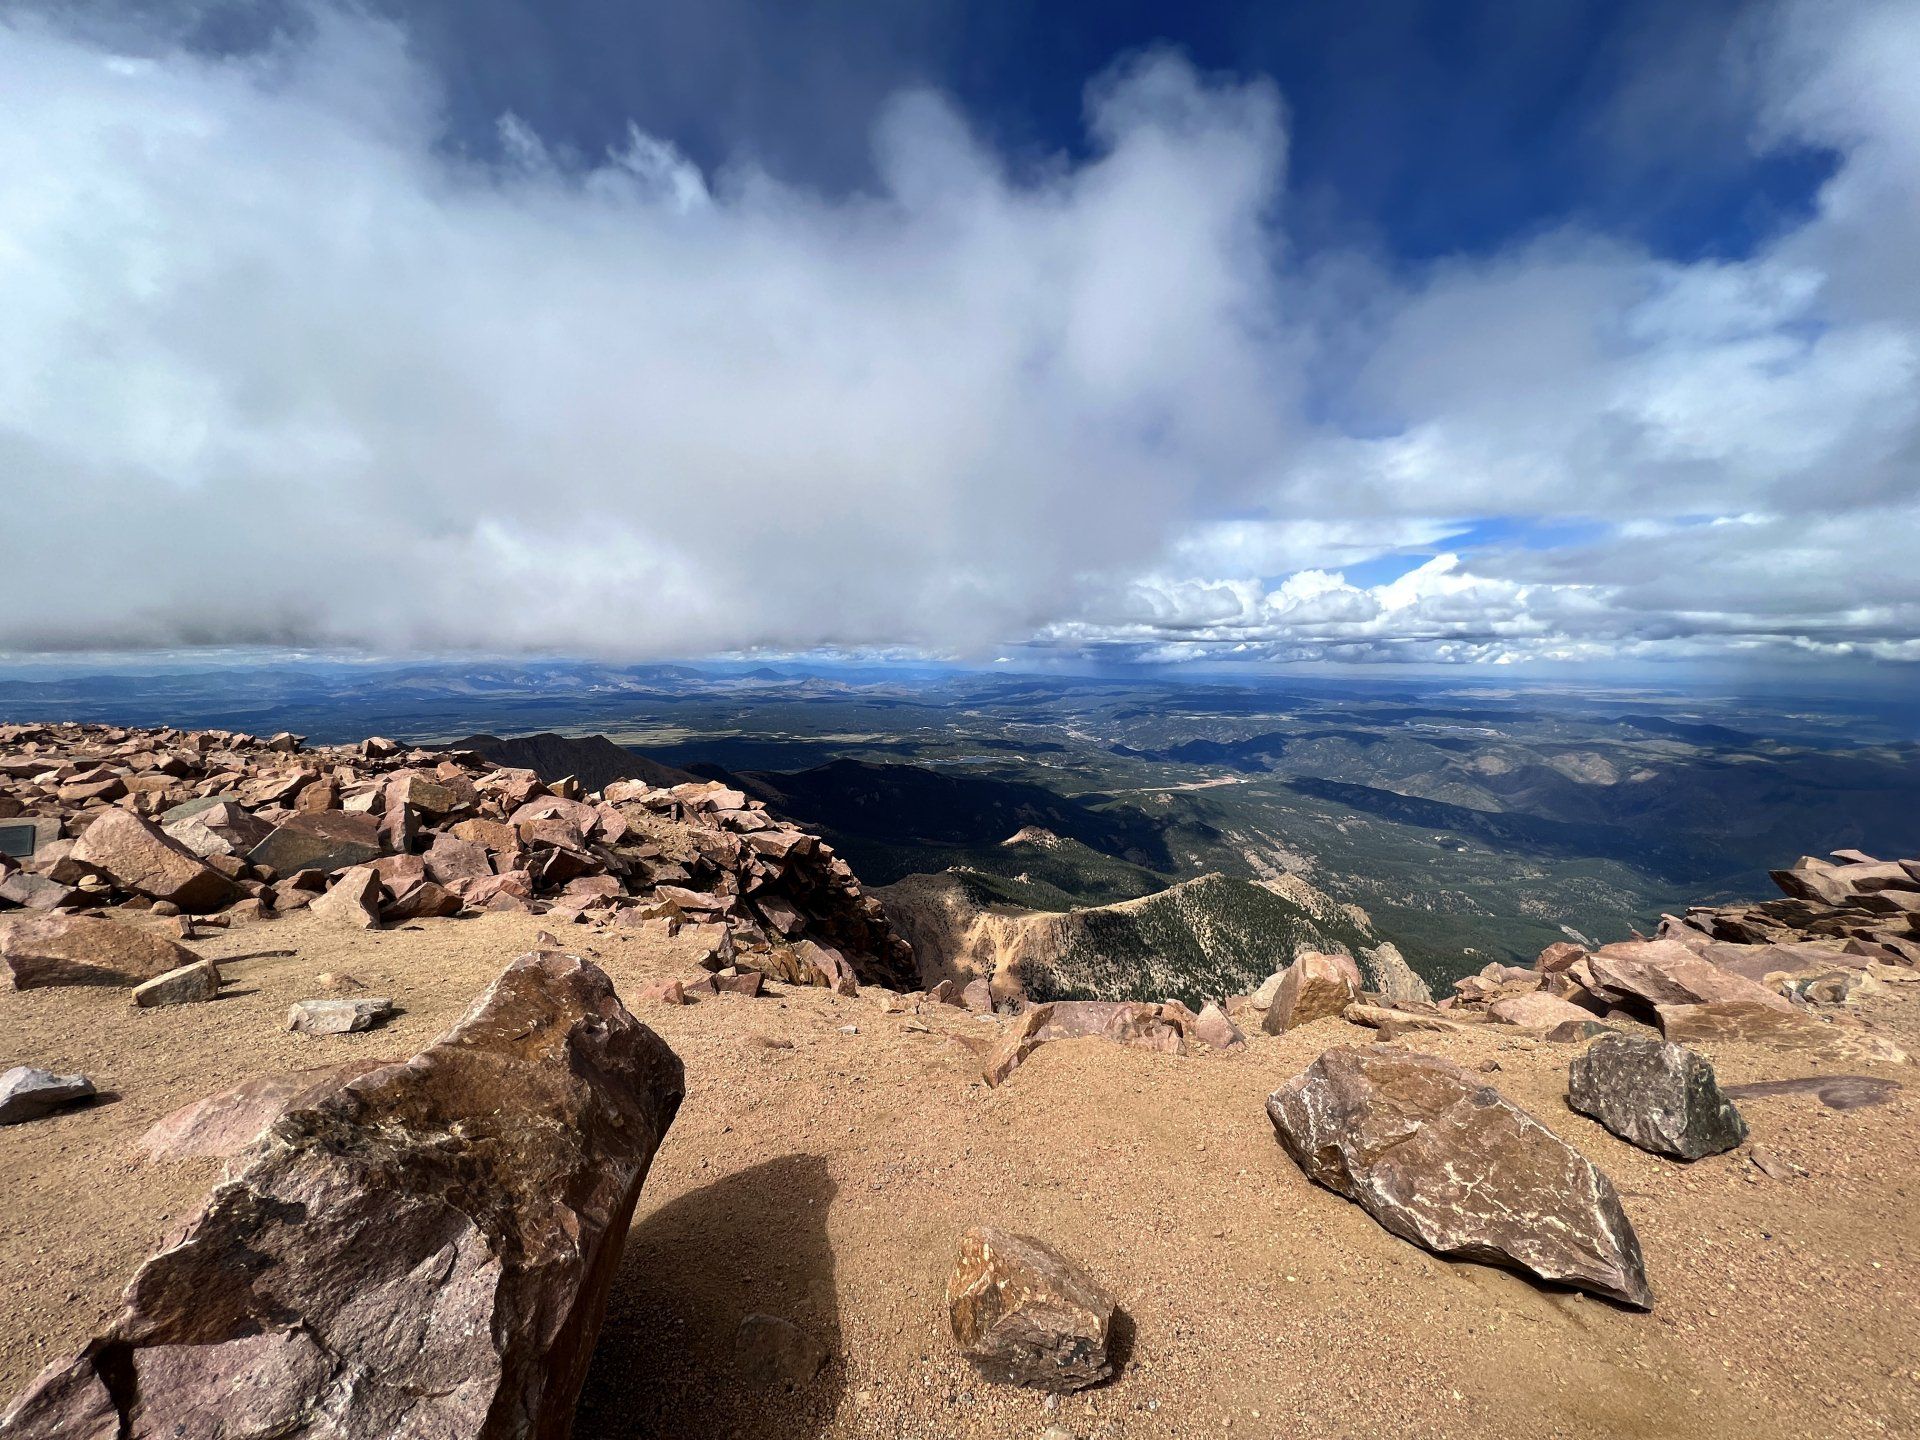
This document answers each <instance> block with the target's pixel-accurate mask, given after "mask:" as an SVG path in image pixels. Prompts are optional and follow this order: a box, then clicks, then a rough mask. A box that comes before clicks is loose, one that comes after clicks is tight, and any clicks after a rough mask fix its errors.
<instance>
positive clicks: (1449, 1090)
mask: <svg viewBox="0 0 1920 1440" xmlns="http://www.w3.org/2000/svg"><path fill="white" fill-rule="evenodd" d="M1267 1115H1268V1117H1269V1118H1270V1119H1271V1120H1272V1121H1273V1128H1274V1129H1275V1131H1277V1132H1278V1133H1279V1136H1280V1143H1281V1144H1283V1145H1284V1146H1286V1148H1287V1152H1288V1153H1289V1154H1290V1155H1292V1156H1293V1158H1294V1159H1295V1160H1296V1161H1297V1162H1298V1163H1299V1165H1300V1168H1301V1169H1302V1170H1304V1171H1305V1172H1306V1174H1307V1178H1308V1179H1310V1180H1313V1181H1316V1182H1317V1183H1319V1184H1321V1185H1324V1186H1326V1187H1327V1188H1328V1189H1329V1190H1332V1191H1334V1192H1335V1193H1336V1194H1340V1195H1344V1196H1346V1197H1347V1198H1348V1199H1349V1200H1352V1201H1354V1202H1356V1203H1357V1204H1359V1205H1360V1206H1361V1208H1363V1209H1364V1210H1366V1212H1367V1213H1368V1214H1369V1215H1371V1216H1373V1218H1374V1219H1376V1220H1378V1221H1379V1222H1380V1223H1381V1224H1382V1225H1384V1226H1386V1228H1387V1229H1389V1230H1391V1231H1392V1232H1393V1233H1394V1234H1396V1235H1399V1236H1401V1237H1402V1238H1404V1239H1407V1240H1411V1241H1413V1242H1414V1243H1415V1244H1417V1245H1424V1246H1425V1247H1426V1248H1427V1249H1429V1250H1431V1251H1433V1252H1434V1253H1435V1254H1439V1255H1449V1256H1458V1257H1460V1258H1462V1259H1466V1260H1480V1261H1484V1262H1487V1263H1489V1264H1495V1265H1507V1266H1511V1267H1513V1268H1515V1269H1518V1270H1522V1271H1525V1272H1527V1273H1529V1274H1533V1275H1537V1276H1539V1277H1540V1278H1541V1279H1544V1280H1552V1281H1556V1282H1558V1283H1560V1284H1563V1285H1573V1286H1577V1287H1578V1288H1580V1289H1582V1290H1590V1291H1593V1292H1594V1293H1595V1294H1599V1295H1605V1296H1608V1297H1610V1298H1612V1299H1615V1300H1620V1301H1623V1302H1625V1303H1626V1304H1628V1305H1635V1306H1639V1307H1641V1308H1643V1309H1645V1308H1647V1307H1650V1306H1651V1305H1652V1304H1653V1292H1652V1290H1651V1289H1650V1288H1649V1287H1648V1285H1647V1275H1646V1268H1645V1264H1644V1262H1643V1261H1642V1259H1641V1256H1640V1241H1639V1239H1638V1237H1636V1236H1635V1235H1634V1233H1633V1226H1632V1224H1631V1223H1630V1222H1629V1221H1628V1220H1627V1216H1626V1212H1625V1211H1624V1210H1622V1209H1621V1207H1620V1198H1619V1196H1618V1195H1617V1194H1616V1193H1615V1192H1614V1188H1613V1184H1612V1182H1611V1181H1609V1180H1608V1179H1607V1177H1606V1176H1605V1175H1603V1174H1601V1173H1600V1171H1599V1170H1597V1169H1596V1168H1595V1167H1594V1166H1593V1164H1592V1163H1591V1162H1590V1161H1588V1160H1587V1159H1586V1158H1585V1157H1584V1156H1582V1155H1581V1154H1580V1153H1579V1152H1578V1151H1576V1150H1574V1149H1573V1148H1572V1147H1571V1146H1569V1145H1568V1144H1567V1143H1566V1142H1565V1141H1563V1140H1561V1139H1560V1138H1559V1137H1558V1136H1556V1135H1555V1134H1554V1133H1553V1132H1552V1131H1550V1130H1548V1129H1547V1128H1546V1126H1544V1125H1542V1124H1541V1123H1540V1122H1539V1121H1538V1120H1536V1119H1534V1118H1533V1116H1531V1115H1529V1114H1527V1112H1526V1111H1524V1110H1522V1109H1520V1108H1519V1107H1518V1106H1517V1105H1514V1104H1513V1103H1512V1102H1511V1101H1509V1100H1507V1099H1506V1098H1505V1097H1504V1096H1502V1095H1501V1094H1500V1092H1499V1091H1497V1090H1495V1089H1493V1088H1492V1087H1490V1086H1487V1085H1483V1084H1481V1083H1479V1082H1478V1081H1477V1080H1475V1079H1474V1078H1473V1077H1472V1076H1471V1075H1469V1074H1468V1073H1467V1072H1466V1071H1465V1070H1462V1069H1461V1068H1460V1067H1459V1066H1458V1065H1455V1064H1453V1063H1452V1062H1450V1061H1447V1060H1442V1059H1441V1058H1439V1057H1438V1056H1436V1055H1425V1054H1421V1053H1420V1052H1418V1051H1413V1050H1403V1049H1400V1048H1399V1047H1397V1046H1393V1045H1367V1046H1342V1047H1340V1048H1338V1049H1334V1050H1329V1051H1327V1052H1326V1054H1324V1055H1322V1056H1321V1057H1320V1058H1319V1059H1318V1060H1316V1061H1314V1062H1313V1064H1311V1065H1309V1066H1308V1067H1307V1068H1306V1070H1304V1071H1303V1072H1302V1073H1301V1074H1300V1075H1298V1076H1296V1077H1295V1078H1294V1079H1292V1080H1290V1081H1288V1082H1287V1083H1286V1084H1285V1085H1283V1086H1281V1087H1280V1088H1279V1089H1278V1090H1276V1091H1274V1092H1273V1094H1272V1095H1270V1096H1269V1097H1268V1098H1267Z"/></svg>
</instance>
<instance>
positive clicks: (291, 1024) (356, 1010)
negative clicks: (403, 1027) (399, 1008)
mask: <svg viewBox="0 0 1920 1440" xmlns="http://www.w3.org/2000/svg"><path fill="white" fill-rule="evenodd" d="M391 1014H393V1001H391V1000H389V999H388V998H387V997H386V996H384V995H355V996H353V997H352V998H350V999H345V1000H299V1001H296V1002H295V1003H294V1005H293V1007H292V1008H291V1009H290V1010H288V1011H287V1029H289V1030H291V1031H292V1032H293V1033H294V1034H296V1035H350V1034H352V1033H353V1032H354V1031H356V1030H371V1029H372V1028H373V1027H374V1026H375V1025H378V1024H379V1023H380V1022H381V1021H382V1020H385V1019H386V1018H387V1017H388V1016H389V1015H391Z"/></svg>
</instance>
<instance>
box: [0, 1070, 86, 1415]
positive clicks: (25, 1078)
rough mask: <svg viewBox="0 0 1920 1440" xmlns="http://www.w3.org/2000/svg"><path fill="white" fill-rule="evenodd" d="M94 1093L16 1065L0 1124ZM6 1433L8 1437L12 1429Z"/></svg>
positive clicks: (1, 1095) (68, 1078) (6, 1079)
mask: <svg viewBox="0 0 1920 1440" xmlns="http://www.w3.org/2000/svg"><path fill="white" fill-rule="evenodd" d="M93 1093H94V1089H93V1081H91V1080H89V1079H88V1078H87V1077H86V1076H84V1075H56V1074H54V1073H53V1072H52V1071H51V1070H42V1069H40V1068H39V1067H38V1066H34V1065H16V1066H14V1067H13V1068H12V1069H11V1070H9V1071H7V1072H6V1073H5V1074H0V1125H18V1124H20V1123H21V1122H22V1121H24V1120H38V1119H39V1118H40V1117H41V1116H42V1115H51V1114H52V1113H53V1112H54V1111H55V1110H58V1109H59V1108H60V1107H61V1106H62V1105H71V1104H73V1102H74V1101H76V1100H85V1099H87V1098H88V1097H89V1096H91V1095H92V1094H93ZM0 1424H4V1417H0ZM7 1433H8V1434H9V1440H10V1437H11V1432H7Z"/></svg>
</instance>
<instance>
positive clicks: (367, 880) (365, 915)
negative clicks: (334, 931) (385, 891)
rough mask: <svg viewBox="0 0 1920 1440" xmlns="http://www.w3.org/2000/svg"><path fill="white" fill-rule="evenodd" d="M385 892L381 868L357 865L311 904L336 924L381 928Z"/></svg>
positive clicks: (365, 928) (318, 912)
mask: <svg viewBox="0 0 1920 1440" xmlns="http://www.w3.org/2000/svg"><path fill="white" fill-rule="evenodd" d="M381 894H382V887H381V884H380V874H379V872H378V871H376V870H375V869H374V868H373V867H372V866H371V865H356V866H354V867H353V868H352V869H351V870H349V871H347V872H346V873H345V874H344V875H342V876H341V877H340V878H339V879H338V880H336V881H334V882H333V888H332V889H330V890H328V891H327V893H326V894H324V895H322V896H320V897H319V898H318V899H317V900H315V901H313V902H312V903H311V904H310V905H309V906H308V907H307V908H308V909H310V910H312V911H313V913H314V914H316V915H323V916H325V917H326V918H327V919H328V920H330V921H332V922H333V923H334V924H336V925H347V926H351V927H352V928H353V929H355V930H377V929H379V928H380V897H381Z"/></svg>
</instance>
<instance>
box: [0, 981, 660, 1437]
mask: <svg viewBox="0 0 1920 1440" xmlns="http://www.w3.org/2000/svg"><path fill="white" fill-rule="evenodd" d="M682 1093H683V1078H682V1072H681V1066H680V1062H679V1060H678V1059H677V1058H676V1057H675V1056H674V1054H673V1052H672V1051H671V1050H669V1049H668V1048H667V1047H666V1045H665V1044H664V1043H663V1042H662V1041H661V1040H660V1039H659V1038H658V1037H657V1036H655V1035H654V1034H653V1032H652V1031H650V1030H648V1029H647V1028H646V1027H645V1026H643V1025H641V1024H640V1023H639V1022H638V1021H636V1020H635V1019H634V1018H633V1017H632V1016H631V1015H629V1014H628V1013H627V1011H626V1009H625V1008H624V1007H623V1006H622V1005H621V1004H620V1001H619V999H618V997H616V996H615V994H614V991H613V985H612V983H611V982H610V981H609V980H608V979H607V977H606V976H605V975H604V974H603V973H601V971H600V970H598V969H597V968H595V967H594V966H592V965H590V964H588V963H586V962H585V961H583V960H579V959H575V958H573V957H570V956H566V955H560V954H555V953H551V952H549V953H541V954H532V955H524V956H522V957H521V958H520V959H518V960H516V961H515V962H514V963H513V964H512V965H511V966H509V967H508V968H507V970H506V971H505V973H504V974H502V975H501V977H500V978H499V979H498V980H497V981H495V982H494V984H493V986H492V987H491V988H490V989H489V990H488V991H487V993H486V994H485V995H483V996H482V997H481V998H480V999H479V1000H478V1001H477V1002H476V1003H475V1004H474V1006H473V1007H472V1008H471V1009H470V1010H469V1011H468V1012H467V1014H466V1015H465V1016H464V1017H463V1018H462V1019H461V1020H460V1021H459V1023H457V1024H456V1025H455V1026H454V1027H453V1029H451V1030H449V1031H448V1032H447V1033H446V1034H445V1035H443V1036H441V1037H440V1039H438V1040H436V1041H435V1042H434V1043H433V1044H432V1045H430V1046H429V1047H428V1048H427V1049H426V1050H424V1051H422V1052H421V1053H420V1054H419V1055H416V1056H415V1057H414V1058H413V1059H412V1060H410V1061H408V1062H406V1063H405V1064H401V1065H389V1066H386V1067H384V1068H382V1069H379V1070H375V1071H373V1072H371V1073H370V1074H367V1075H364V1076H362V1077H360V1078H359V1079H357V1080H353V1081H350V1082H348V1083H347V1084H345V1085H343V1086H340V1087H339V1088H337V1089H334V1090H332V1091H330V1092H329V1093H327V1094H326V1095H324V1096H323V1097H322V1098H321V1099H319V1100H317V1101H316V1102H314V1103H313V1104H311V1105H309V1106H305V1107H303V1108H298V1109H290V1110H288V1111H287V1112H286V1113H285V1114H283V1115H282V1116H281V1117H280V1118H279V1119H278V1120H276V1121H274V1122H273V1125H272V1126H271V1128H270V1129H269V1130H268V1132H267V1134H266V1136H265V1137H264V1138H263V1139H262V1140H261V1142H260V1143H259V1145H258V1147H257V1148H255V1149H254V1150H253V1151H252V1152H250V1159H249V1161H248V1163H247V1164H246V1167H245V1169H244V1170H242V1171H241V1172H240V1174H239V1175H238V1176H237V1177H236V1178H235V1179H233V1180H230V1181H228V1182H227V1183H225V1184H223V1185H221V1186H220V1187H219V1188H218V1189H216V1190H215V1191H214V1192H213V1195H212V1196H211V1198H210V1199H209V1200H208V1201H207V1204H206V1208H205V1209H204V1210H203V1211H202V1212H201V1214H200V1216H199V1218H198V1219H196V1220H195V1221H194V1222H193V1223H192V1225H190V1226H189V1227H188V1229H187V1231H186V1233H185V1235H184V1236H183V1237H182V1238H181V1239H180V1240H179V1241H178V1242H177V1243H175V1244H173V1245H171V1246H169V1247H168V1248H166V1249H164V1250H161V1251H160V1252H159V1253H158V1254H156V1255H155V1256H153V1258H151V1259H150V1260H148V1261H147V1263H146V1264H145V1265H143V1266H142V1267H141V1268H140V1270H139V1272H138V1273H137V1274H136V1275H135V1276H134V1278H133V1281H132V1283H131V1284H130V1285H129V1286H128V1287H127V1291H126V1294H125V1296H124V1300H123V1308H122V1310H121V1312H120V1315H119V1317H118V1318H117V1319H116V1320H114V1322H113V1323H112V1324H111V1326H110V1327H109V1328H108V1329H107V1330H106V1331H105V1332H104V1333H103V1334H101V1335H100V1336H99V1337H97V1338H96V1339H95V1340H93V1341H92V1342H91V1343H90V1344H89V1345H88V1346H87V1347H86V1348H85V1349H84V1350H82V1351H81V1352H80V1353H79V1354H78V1355H77V1356H75V1357H74V1358H73V1359H72V1360H70V1361H67V1362H65V1363H63V1364H56V1365H54V1366H52V1367H50V1368H49V1369H48V1370H46V1371H44V1372H42V1374H41V1376H40V1378H39V1379H38V1380H36V1381H35V1382H34V1384H33V1385H32V1387H31V1388H30V1389H29V1390H28V1392H27V1393H26V1394H25V1395H24V1396H23V1397H22V1398H21V1400H20V1401H19V1402H18V1403H17V1404H16V1405H15V1406H14V1408H13V1409H12V1410H11V1411H10V1412H9V1413H8V1415H7V1417H6V1418H5V1420H4V1421H0V1430H3V1431H4V1433H5V1434H6V1436H7V1437H8V1440H29V1437H32V1440H38V1437H52V1436H61V1437H71V1436H89V1437H91V1436H116V1437H123V1440H159V1437H162V1436H168V1437H171V1436H176V1435H185V1434H211V1433H213V1431H212V1430H211V1429H210V1428H209V1426H210V1425H211V1424H213V1422H214V1421H215V1420H216V1419H217V1421H218V1423H219V1425H220V1426H221V1427H223V1428H222V1429H221V1432H220V1433H223V1434H230V1435H259V1436H265V1435H274V1436H282V1437H311V1440H319V1437H322V1436H326V1437H349V1436H363V1437H374V1436H400V1435H415V1436H428V1435H431V1436H436V1437H442V1440H465V1437H474V1440H479V1437H506V1436H525V1437H529V1440H562V1437H564V1436H566V1434H567V1433H568V1430H569V1429H570V1427H571V1423H572V1416H573V1406H574V1401H575V1398H576V1396H577V1394H578V1392H579V1388H580V1383H581V1380H582V1379H583V1378H584V1376H585V1373H586V1368H587V1362H588V1360H589V1358H590V1356H591V1354H592V1350H593V1343H594V1338H595V1335H596V1334H597V1332H598V1330H599V1328H600V1321H601V1319H602V1317H603V1315H604V1313H605V1310H606V1303H607V1291H608V1287H609V1285H610V1283H611V1281H612V1278H613V1272H614V1268H615V1266H616V1264H617V1263H618V1260H619V1255H620V1247H621V1244H622V1242H623V1241H624V1239H625V1236H626V1229H627V1224H628V1221H629V1219H630V1217H631V1215H632V1211H633V1205H634V1201H635V1200H636V1199H637V1198H638V1196H639V1193H640V1185H641V1182H642V1181H643V1180H644V1179H645V1177H646V1173H647V1167H648V1165H649V1164H650V1163H651V1161H652V1159H653V1154H654V1151H655V1149H656V1148H657V1147H658V1145H659V1143H660V1139H661V1137H662V1135H663V1134H664V1133H665V1131H666V1128H667V1126H668V1124H669V1123H670V1122H671V1121H672V1119H673V1116H674V1112H675V1111H676V1110H677V1109H678V1107H679V1104H680V1099H681V1095H682Z"/></svg>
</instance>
